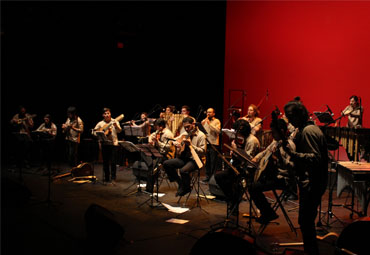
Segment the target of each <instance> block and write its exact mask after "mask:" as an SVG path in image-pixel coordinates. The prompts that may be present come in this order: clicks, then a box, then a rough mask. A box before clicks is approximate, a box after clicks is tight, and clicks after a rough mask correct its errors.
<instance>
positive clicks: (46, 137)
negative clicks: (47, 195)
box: [36, 114, 57, 170]
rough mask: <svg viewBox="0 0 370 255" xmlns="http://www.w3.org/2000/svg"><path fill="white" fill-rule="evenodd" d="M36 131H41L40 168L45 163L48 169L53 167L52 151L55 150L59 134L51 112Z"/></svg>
mask: <svg viewBox="0 0 370 255" xmlns="http://www.w3.org/2000/svg"><path fill="white" fill-rule="evenodd" d="M36 132H37V133H39V141H40V145H41V157H42V161H43V162H42V163H41V166H40V170H41V169H42V168H43V167H42V166H43V163H45V164H46V167H47V169H48V170H50V168H51V159H52V153H53V151H54V142H55V138H56V136H57V126H56V125H55V124H54V123H53V122H52V121H51V116H50V114H45V116H44V123H42V124H41V125H40V126H39V127H38V128H37V129H36Z"/></svg>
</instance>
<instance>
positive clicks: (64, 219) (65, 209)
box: [2, 163, 359, 255]
mask: <svg viewBox="0 0 370 255" xmlns="http://www.w3.org/2000/svg"><path fill="white" fill-rule="evenodd" d="M53 168H54V169H58V170H60V172H62V173H63V172H68V171H69V169H68V168H67V167H66V166H65V165H64V164H62V163H55V164H54V165H53ZM94 172H95V176H96V177H97V178H98V180H97V181H96V182H95V183H84V184H77V183H73V182H71V181H69V179H70V178H71V177H65V178H62V179H60V180H59V181H55V182H52V183H51V185H50V190H49V189H48V177H47V176H44V175H42V174H41V172H39V171H38V170H37V168H30V169H24V171H23V173H22V178H23V182H19V180H18V177H19V173H18V172H17V170H14V169H11V168H3V169H2V175H3V178H2V195H3V196H2V198H3V199H2V202H3V203H2V204H3V206H2V231H3V235H2V244H3V250H2V251H3V252H4V254H8V255H9V254H85V253H86V254H87V253H89V254H91V251H94V248H95V246H96V247H100V246H101V245H102V244H101V243H96V244H94V245H93V247H92V246H91V244H88V243H87V242H86V235H87V234H86V229H85V226H86V222H85V219H84V217H85V213H86V211H87V209H88V208H89V207H90V206H91V205H92V204H97V205H99V206H101V207H103V208H105V209H106V210H108V211H109V212H111V213H113V214H114V220H115V223H116V224H118V225H120V226H122V228H123V230H124V235H123V240H122V241H120V242H119V244H118V248H117V254H149V253H150V254H189V252H190V251H191V249H192V247H193V246H194V245H195V244H196V243H197V242H198V243H199V242H200V241H198V240H199V239H200V238H201V237H203V236H204V235H206V234H207V233H209V232H210V231H218V230H220V229H222V226H223V225H224V223H225V219H226V202H224V201H222V200H221V199H209V200H208V201H207V200H205V199H204V198H203V199H201V200H200V207H194V208H191V207H193V206H194V205H195V206H196V205H197V204H196V196H195V193H192V194H191V196H190V198H189V200H188V201H187V204H186V205H184V204H183V202H184V201H185V197H184V198H182V200H181V201H180V203H177V201H178V197H175V193H176V190H177V185H176V184H175V183H169V182H168V180H167V179H163V182H162V184H161V185H160V188H159V192H160V193H164V194H165V195H164V196H163V197H160V198H159V202H161V203H162V204H163V203H164V204H166V205H170V206H176V207H183V208H185V207H186V208H191V209H190V210H189V211H187V212H185V213H183V214H176V213H173V212H170V211H169V210H168V209H167V208H166V207H164V206H156V203H152V200H151V197H150V194H148V193H145V192H137V191H138V188H137V184H138V183H137V182H135V180H136V178H135V176H134V175H133V172H132V169H131V168H130V167H122V166H121V167H120V168H118V169H117V182H116V185H115V186H107V185H103V184H102V183H101V180H102V165H101V164H99V163H95V164H94ZM201 175H204V172H202V173H201ZM330 175H331V178H332V184H334V186H330V185H328V189H327V191H326V193H325V195H324V197H323V200H322V208H321V212H320V213H319V215H321V220H320V221H319V223H318V227H317V230H318V234H319V235H321V236H324V235H325V234H327V233H329V232H333V233H336V234H338V235H340V234H341V232H342V230H343V229H344V228H345V227H346V226H348V225H349V224H351V223H352V222H353V221H355V220H356V219H358V218H359V215H358V214H356V213H355V214H353V215H352V218H351V217H350V216H351V213H352V212H351V211H350V210H348V209H347V208H344V204H348V203H350V200H351V194H350V193H349V190H344V191H342V194H341V196H340V197H337V192H336V188H335V187H336V186H335V176H336V175H335V173H331V174H330ZM201 179H203V178H202V177H201ZM333 181H334V182H333ZM142 183H144V182H142ZM200 185H201V188H202V189H203V190H204V192H205V193H206V194H210V193H209V190H208V185H207V184H203V183H201V184H200ZM329 187H334V189H333V190H332V204H333V206H332V210H331V212H332V213H333V214H332V217H329V216H328V205H329V203H328V202H329V201H328V198H329V193H330V189H329ZM143 190H145V189H143ZM49 191H50V201H47V198H48V194H49V193H48V192H49ZM266 195H267V196H269V197H271V198H273V196H272V192H266ZM271 201H272V200H271ZM154 202H155V200H154ZM355 202H356V203H355V207H356V206H358V203H357V200H356V201H355ZM297 203H298V201H290V200H288V201H285V202H284V203H283V205H284V208H285V209H286V211H287V213H288V216H289V218H290V219H291V221H292V223H293V225H294V226H295V227H296V228H298V227H299V226H298V223H297V219H298V209H297V206H298V204H297ZM244 213H249V202H248V200H243V201H242V202H241V204H240V213H239V217H238V219H239V225H240V228H239V229H240V230H243V229H245V230H246V235H245V236H246V237H252V239H255V242H256V248H257V252H258V254H265V253H266V254H281V253H283V252H284V248H289V249H294V250H296V254H302V252H301V251H302V247H301V246H287V247H280V246H278V245H277V243H295V242H301V241H302V239H301V233H300V231H299V229H297V233H298V235H297V236H296V235H295V234H294V232H292V231H291V229H290V228H289V225H288V224H287V222H286V220H285V218H284V216H283V214H282V212H281V210H280V209H278V211H277V213H278V215H279V218H278V219H277V220H276V221H274V223H270V224H269V225H268V226H267V227H266V229H265V230H264V232H263V233H262V234H261V235H258V234H256V231H258V229H259V227H260V224H259V223H257V222H255V220H252V225H251V227H250V228H249V225H248V222H249V220H250V219H249V218H248V217H244V216H243V214H244ZM170 219H182V220H188V222H187V223H185V224H176V223H170V222H167V221H168V220H170ZM235 220H236V216H230V222H231V223H232V222H235ZM317 220H318V219H317ZM231 223H230V224H226V225H227V226H232V224H231ZM243 233H244V232H243ZM101 234H102V235H104V233H101ZM335 241H336V238H335V237H334V238H333V236H330V237H328V238H326V239H324V240H321V241H319V248H320V253H321V254H333V253H334V250H335ZM214 245H215V246H216V245H219V244H218V243H217V242H216V243H214ZM88 246H89V247H88ZM108 250H109V248H108V247H107V251H108ZM288 253H289V252H287V254H288ZM293 253H294V252H292V251H290V253H289V254H293Z"/></svg>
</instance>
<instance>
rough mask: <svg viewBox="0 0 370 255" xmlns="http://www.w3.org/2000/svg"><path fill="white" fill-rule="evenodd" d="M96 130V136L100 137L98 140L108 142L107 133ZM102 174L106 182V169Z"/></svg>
mask: <svg viewBox="0 0 370 255" xmlns="http://www.w3.org/2000/svg"><path fill="white" fill-rule="evenodd" d="M94 132H95V136H96V137H97V139H98V142H99V143H101V144H103V143H106V142H108V141H109V140H108V137H107V136H106V135H105V133H104V131H94ZM102 174H103V178H102V179H103V183H104V176H105V173H104V169H103V170H102Z"/></svg>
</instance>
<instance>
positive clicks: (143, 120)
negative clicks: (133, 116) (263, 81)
mask: <svg viewBox="0 0 370 255" xmlns="http://www.w3.org/2000/svg"><path fill="white" fill-rule="evenodd" d="M131 125H132V126H135V127H142V128H144V129H145V131H144V134H145V135H146V136H148V135H150V123H149V119H148V113H147V112H142V113H141V114H140V120H132V121H131Z"/></svg>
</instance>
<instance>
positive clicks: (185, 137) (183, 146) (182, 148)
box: [176, 129, 203, 168]
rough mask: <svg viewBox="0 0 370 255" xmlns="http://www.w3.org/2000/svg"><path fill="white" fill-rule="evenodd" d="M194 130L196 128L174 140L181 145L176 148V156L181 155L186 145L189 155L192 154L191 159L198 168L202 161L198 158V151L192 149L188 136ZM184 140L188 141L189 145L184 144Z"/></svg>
mask: <svg viewBox="0 0 370 255" xmlns="http://www.w3.org/2000/svg"><path fill="white" fill-rule="evenodd" d="M195 131H196V129H193V130H191V131H190V132H189V133H188V134H187V135H181V136H180V137H179V138H178V139H177V140H176V141H177V142H178V143H179V144H180V145H181V146H180V147H179V149H178V150H177V153H176V155H177V157H179V156H181V154H182V153H183V152H184V151H185V149H186V147H188V148H189V150H190V153H191V155H192V156H193V159H194V161H195V163H196V164H197V166H198V168H202V167H203V162H202V160H201V159H200V158H199V156H198V153H197V152H196V151H195V150H194V148H193V146H192V145H191V141H190V136H191V135H192V134H193V133H194V132H195ZM185 140H188V141H190V143H189V145H188V146H186V144H185Z"/></svg>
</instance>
